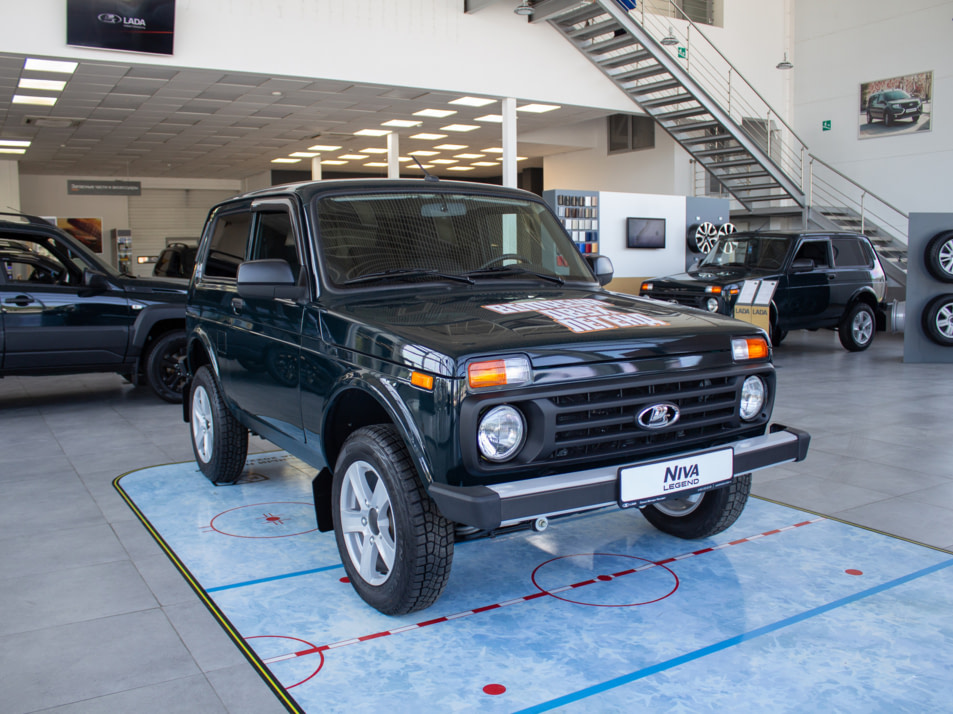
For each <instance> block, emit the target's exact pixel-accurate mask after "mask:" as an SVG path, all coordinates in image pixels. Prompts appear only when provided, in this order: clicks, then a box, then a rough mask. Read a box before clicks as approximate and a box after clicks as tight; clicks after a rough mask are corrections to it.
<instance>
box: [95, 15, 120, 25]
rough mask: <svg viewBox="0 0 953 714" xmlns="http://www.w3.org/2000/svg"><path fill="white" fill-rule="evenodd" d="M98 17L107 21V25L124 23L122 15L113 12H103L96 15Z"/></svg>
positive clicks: (102, 20) (101, 20)
mask: <svg viewBox="0 0 953 714" xmlns="http://www.w3.org/2000/svg"><path fill="white" fill-rule="evenodd" d="M96 19H97V20H99V21H100V22H105V23H106V24H107V25H121V24H122V15H116V14H115V13H111V12H102V13H100V14H99V15H97V16H96Z"/></svg>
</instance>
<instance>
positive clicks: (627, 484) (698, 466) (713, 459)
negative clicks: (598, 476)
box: [619, 449, 734, 507]
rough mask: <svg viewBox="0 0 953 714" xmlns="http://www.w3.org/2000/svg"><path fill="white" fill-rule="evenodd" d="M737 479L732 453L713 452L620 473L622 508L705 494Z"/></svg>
mask: <svg viewBox="0 0 953 714" xmlns="http://www.w3.org/2000/svg"><path fill="white" fill-rule="evenodd" d="M733 475H734V452H733V451H732V450H731V449H722V450H720V451H710V452H708V453H704V454H696V455H694V456H685V457H682V458H678V459H669V460H667V461H657V462H655V463H652V464H641V465H639V466H628V467H625V468H622V469H620V470H619V504H620V505H621V506H623V507H627V506H642V505H645V504H647V503H652V502H653V501H661V500H662V499H663V498H670V497H672V496H677V495H679V494H680V493H691V492H697V491H700V490H705V489H706V487H711V486H712V485H714V484H718V483H721V482H723V481H729V480H730V479H731V477H732V476H733Z"/></svg>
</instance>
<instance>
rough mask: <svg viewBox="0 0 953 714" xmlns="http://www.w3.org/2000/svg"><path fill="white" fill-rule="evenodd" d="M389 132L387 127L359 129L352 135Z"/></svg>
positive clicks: (379, 134)
mask: <svg viewBox="0 0 953 714" xmlns="http://www.w3.org/2000/svg"><path fill="white" fill-rule="evenodd" d="M390 133H391V132H390V131H388V130H387V129H361V130H360V131H355V132H354V136H387V135H388V134H390Z"/></svg>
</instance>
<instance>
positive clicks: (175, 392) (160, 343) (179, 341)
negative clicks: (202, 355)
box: [146, 330, 185, 404]
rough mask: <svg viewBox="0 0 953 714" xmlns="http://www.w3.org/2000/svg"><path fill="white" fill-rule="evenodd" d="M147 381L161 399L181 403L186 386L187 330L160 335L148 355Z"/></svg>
mask: <svg viewBox="0 0 953 714" xmlns="http://www.w3.org/2000/svg"><path fill="white" fill-rule="evenodd" d="M146 381H147V382H148V383H149V386H150V387H152V391H154V392H155V393H156V394H157V395H158V396H159V399H163V400H165V401H167V402H170V403H172V404H181V403H182V397H183V394H182V392H183V390H184V388H185V330H172V331H171V332H166V333H165V334H164V335H162V336H161V337H159V338H158V339H157V340H156V341H155V342H153V343H152V346H151V347H150V348H149V354H148V355H146Z"/></svg>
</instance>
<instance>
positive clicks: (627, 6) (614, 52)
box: [531, 0, 907, 285]
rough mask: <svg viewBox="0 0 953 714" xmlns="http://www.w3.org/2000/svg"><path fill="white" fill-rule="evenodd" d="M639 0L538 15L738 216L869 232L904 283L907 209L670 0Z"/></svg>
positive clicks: (560, 5)
mask: <svg viewBox="0 0 953 714" xmlns="http://www.w3.org/2000/svg"><path fill="white" fill-rule="evenodd" d="M633 5H635V3H633V2H631V0H538V1H537V2H536V3H534V4H533V10H534V12H533V15H532V18H531V22H533V23H540V22H548V23H549V24H550V25H551V26H552V27H553V28H554V29H555V30H556V31H557V32H559V33H560V34H561V35H563V36H564V37H565V38H566V39H567V40H568V41H569V42H571V43H572V44H573V45H574V46H575V47H576V48H577V49H578V50H579V51H580V52H581V53H582V54H584V55H585V56H586V57H587V58H588V59H589V60H590V61H591V62H592V63H593V64H594V65H595V66H596V67H598V68H599V70H601V71H602V73H603V74H605V76H606V77H608V78H609V79H610V80H611V81H612V82H614V83H615V85H616V86H617V87H618V88H619V89H620V90H622V91H623V92H625V93H626V95H628V96H629V97H630V98H631V99H632V101H633V102H634V103H635V104H637V105H638V106H639V107H640V108H641V109H642V110H643V111H644V112H645V113H646V114H648V115H649V116H651V117H652V118H653V119H655V121H656V122H657V124H658V126H660V127H662V129H664V130H665V131H666V132H668V134H669V135H670V136H671V137H672V138H673V139H674V140H675V141H676V142H677V143H678V144H679V145H680V146H681V147H682V148H683V149H684V150H685V151H686V152H688V153H689V154H690V155H691V157H692V161H693V163H694V165H695V166H696V167H697V168H700V169H703V170H704V172H705V174H706V176H707V179H706V182H705V183H706V185H707V186H709V187H713V188H716V189H719V190H723V191H726V192H727V193H728V194H729V195H730V196H731V198H732V199H734V200H733V204H732V216H733V218H735V219H736V220H737V219H739V218H743V217H755V216H768V217H770V216H778V215H788V216H790V215H794V216H797V217H799V218H800V221H801V225H803V226H809V225H813V226H815V227H819V228H821V229H824V230H833V229H841V230H857V231H861V232H864V233H865V234H867V235H868V236H870V237H871V240H872V241H873V242H874V243H875V246H876V247H877V248H878V252H879V253H880V255H881V258H882V259H883V261H884V262H885V263H890V266H889V268H888V267H887V266H886V265H885V269H886V270H887V272H888V275H891V276H892V278H893V280H894V281H895V282H898V283H899V284H900V285H905V284H906V232H907V226H906V215H905V214H903V213H902V212H900V211H898V210H897V209H895V208H894V207H892V206H890V205H889V204H888V203H886V202H885V201H883V200H881V199H879V198H877V197H876V196H874V195H873V194H871V193H870V192H868V191H866V190H865V189H863V187H861V186H859V185H857V184H856V183H854V182H853V181H851V180H850V179H849V178H847V177H846V176H844V175H843V174H841V173H840V172H838V171H836V170H835V169H833V168H832V167H830V166H828V165H827V164H824V163H823V162H821V161H820V160H819V159H817V158H816V157H813V156H812V155H811V154H810V152H809V151H808V149H807V147H806V146H805V144H804V143H803V142H802V141H801V140H800V139H799V138H798V137H797V135H796V134H795V133H794V131H793V130H792V129H791V128H790V127H789V126H788V125H787V124H786V123H785V122H784V120H783V119H782V118H781V117H780V116H779V115H778V114H777V112H775V111H774V110H773V109H772V108H771V106H770V105H769V104H768V103H767V102H766V101H765V100H764V99H763V98H762V97H761V95H760V94H759V93H758V92H757V91H756V90H755V89H754V88H753V87H752V86H751V85H750V84H749V83H748V82H747V80H745V78H744V77H743V76H742V75H741V74H740V73H739V72H738V70H737V69H736V68H735V67H734V66H733V65H732V64H731V63H730V62H729V61H728V59H727V58H725V56H724V55H722V54H721V52H720V51H719V50H718V49H717V48H716V47H715V46H714V45H713V44H711V42H710V41H709V40H708V38H707V37H705V35H704V33H703V32H702V31H701V30H700V29H699V28H698V26H697V25H695V24H694V23H693V22H692V21H691V20H690V19H688V17H686V16H685V15H684V14H683V13H682V12H681V10H679V8H678V7H677V6H676V5H675V4H674V3H673V2H671V0H641V1H640V2H639V3H638V5H637V7H635V8H633V7H632V6H633ZM858 194H859V198H858ZM865 203H866V205H865ZM872 208H875V209H876V211H872V210H871V209H872Z"/></svg>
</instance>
